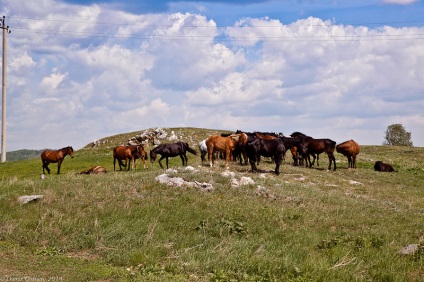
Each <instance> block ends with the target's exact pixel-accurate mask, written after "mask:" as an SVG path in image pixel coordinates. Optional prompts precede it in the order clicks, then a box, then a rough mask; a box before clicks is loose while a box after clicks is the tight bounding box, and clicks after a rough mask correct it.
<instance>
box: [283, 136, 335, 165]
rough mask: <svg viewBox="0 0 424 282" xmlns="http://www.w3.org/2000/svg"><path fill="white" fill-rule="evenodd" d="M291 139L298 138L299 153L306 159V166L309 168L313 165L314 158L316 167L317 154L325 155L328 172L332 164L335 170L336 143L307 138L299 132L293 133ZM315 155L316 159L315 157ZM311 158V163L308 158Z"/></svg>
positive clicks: (328, 140)
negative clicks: (299, 141) (299, 142)
mask: <svg viewBox="0 0 424 282" xmlns="http://www.w3.org/2000/svg"><path fill="white" fill-rule="evenodd" d="M290 136H291V137H297V138H300V139H301V140H302V141H301V144H300V151H301V153H302V155H303V157H304V158H306V160H307V161H306V166H308V162H309V168H311V167H312V166H313V165H314V163H315V158H316V159H317V166H319V162H318V161H319V154H321V153H324V152H325V153H326V154H327V155H328V160H329V162H330V164H329V165H328V170H330V169H331V163H334V170H336V158H335V157H334V150H335V149H336V142H335V141H333V140H331V139H314V138H312V137H310V136H307V135H305V134H303V133H301V132H293V133H292V134H291V135H290ZM315 154H316V157H315ZM311 155H312V156H313V158H314V160H313V161H312V162H311V158H310V156H311Z"/></svg>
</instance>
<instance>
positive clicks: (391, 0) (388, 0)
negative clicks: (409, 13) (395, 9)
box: [383, 0, 417, 5]
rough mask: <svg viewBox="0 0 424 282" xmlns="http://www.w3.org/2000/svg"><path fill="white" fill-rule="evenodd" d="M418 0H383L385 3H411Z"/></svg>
mask: <svg viewBox="0 0 424 282" xmlns="http://www.w3.org/2000/svg"><path fill="white" fill-rule="evenodd" d="M415 2H417V0H383V3H385V4H397V5H409V4H412V3H415Z"/></svg>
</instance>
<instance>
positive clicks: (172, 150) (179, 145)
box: [150, 141, 197, 169]
mask: <svg viewBox="0 0 424 282" xmlns="http://www.w3.org/2000/svg"><path fill="white" fill-rule="evenodd" d="M187 151H188V152H190V153H192V154H193V155H197V153H196V151H195V150H194V149H192V148H190V146H189V145H188V144H187V143H185V142H181V141H178V142H176V143H173V144H160V145H159V146H157V147H156V148H153V149H152V150H150V162H151V163H152V164H153V163H154V162H155V160H156V157H157V155H161V157H160V159H159V161H158V162H159V165H160V167H161V168H162V169H163V165H162V163H161V160H163V159H166V169H168V158H170V157H176V156H180V157H181V160H182V162H183V166H186V165H187V160H188V158H187V154H186V152H187Z"/></svg>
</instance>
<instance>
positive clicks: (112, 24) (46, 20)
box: [9, 16, 424, 28]
mask: <svg viewBox="0 0 424 282" xmlns="http://www.w3.org/2000/svg"><path fill="white" fill-rule="evenodd" d="M9 19H20V20H28V21H31V22H34V21H41V22H63V23H73V24H97V25H111V26H143V27H172V26H173V25H172V24H169V25H165V24H143V23H117V22H95V21H76V20H56V19H54V20H53V19H39V18H28V17H16V16H14V17H9ZM417 23H424V21H418V20H416V21H389V22H364V23H340V24H337V23H329V24H326V21H324V24H309V25H305V26H316V27H326V26H333V25H344V26H349V25H351V26H368V25H387V26H390V25H395V24H396V25H397V24H417ZM290 24H292V23H290ZM290 24H283V23H282V25H262V26H249V25H241V26H224V25H184V26H181V27H182V28H281V27H282V26H288V25H290Z"/></svg>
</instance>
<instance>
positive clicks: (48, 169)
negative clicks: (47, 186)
mask: <svg viewBox="0 0 424 282" xmlns="http://www.w3.org/2000/svg"><path fill="white" fill-rule="evenodd" d="M44 168H45V169H46V170H47V173H48V174H50V168H49V163H48V162H43V173H44Z"/></svg>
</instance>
